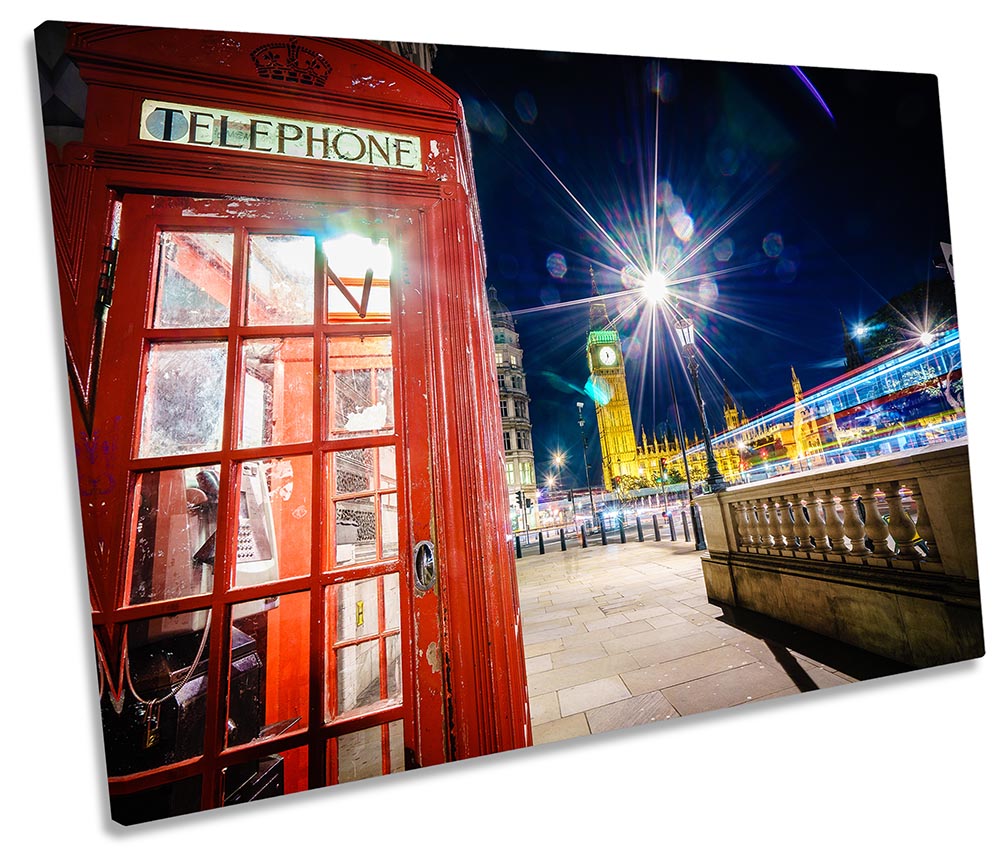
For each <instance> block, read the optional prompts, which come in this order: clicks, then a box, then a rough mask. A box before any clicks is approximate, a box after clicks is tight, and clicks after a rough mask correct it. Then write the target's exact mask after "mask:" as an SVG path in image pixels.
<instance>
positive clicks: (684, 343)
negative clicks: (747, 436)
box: [674, 317, 726, 493]
mask: <svg viewBox="0 0 1001 855" xmlns="http://www.w3.org/2000/svg"><path fill="white" fill-rule="evenodd" d="M674 330H675V332H676V333H677V334H678V341H679V342H680V343H681V349H682V351H683V352H684V354H685V356H686V357H687V359H688V371H689V373H690V374H691V375H692V386H694V387H695V405H696V407H697V408H698V411H699V418H700V419H701V421H702V436H703V438H704V440H705V446H706V470H707V473H708V477H707V478H706V486H707V487H708V488H709V492H710V493H718V492H720V491H721V490H725V489H726V481H725V480H724V478H723V476H722V475H720V474H719V469H717V468H716V455H714V454H713V445H712V442H711V440H710V438H709V423H708V422H707V421H706V405H705V403H704V402H703V400H702V392H701V390H700V389H699V365H698V362H697V361H696V359H695V324H693V323H692V319H691V318H686V317H681V318H679V319H678V320H677V321H676V322H675V324H674Z"/></svg>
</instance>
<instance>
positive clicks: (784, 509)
mask: <svg viewBox="0 0 1001 855" xmlns="http://www.w3.org/2000/svg"><path fill="white" fill-rule="evenodd" d="M775 506H776V507H777V508H778V509H779V517H780V528H781V530H782V537H783V539H784V540H785V546H786V549H795V548H796V532H795V531H794V530H793V521H792V512H793V505H792V502H791V501H790V500H789V497H788V496H779V498H778V500H777V501H776V503H775Z"/></svg>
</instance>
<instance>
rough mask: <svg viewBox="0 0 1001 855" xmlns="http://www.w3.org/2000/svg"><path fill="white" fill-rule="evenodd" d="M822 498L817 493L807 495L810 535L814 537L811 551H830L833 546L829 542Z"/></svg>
mask: <svg viewBox="0 0 1001 855" xmlns="http://www.w3.org/2000/svg"><path fill="white" fill-rule="evenodd" d="M821 503H822V499H821V497H820V496H818V495H817V494H816V493H809V494H807V496H806V506H807V508H809V509H810V535H811V536H812V537H813V548H812V549H811V550H810V551H811V552H830V551H831V547H830V546H829V545H828V543H827V524H826V522H825V520H824V515H823V513H822V512H821Z"/></svg>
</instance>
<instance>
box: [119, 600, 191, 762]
mask: <svg viewBox="0 0 1001 855" xmlns="http://www.w3.org/2000/svg"><path fill="white" fill-rule="evenodd" d="M208 618H209V612H208V610H207V609H203V610H201V611H197V612H183V613H181V614H175V615H167V616H165V617H158V618H151V619H148V620H137V621H132V622H131V623H129V624H128V625H127V628H126V631H127V634H128V645H127V647H126V654H125V655H126V661H125V663H124V665H125V668H126V669H127V670H126V673H127V675H128V687H127V688H126V690H125V694H124V699H123V703H122V705H121V706H120V707H119V708H118V709H116V708H115V706H114V705H113V704H112V702H111V699H110V697H109V694H108V693H105V694H104V695H103V696H102V701H101V717H102V723H103V729H104V748H105V756H106V759H107V765H108V774H109V775H110V776H119V775H128V774H132V773H134V772H142V771H146V770H148V769H156V768H158V767H159V766H166V765H168V764H170V763H176V762H178V761H180V760H184V759H187V758H189V757H197V756H198V755H199V754H201V753H202V749H203V745H204V738H205V691H206V688H207V679H208V678H207V662H208V655H209V639H208ZM196 660H197V665H195V664H194V663H195V662H196ZM193 665H194V667H192V666H193Z"/></svg>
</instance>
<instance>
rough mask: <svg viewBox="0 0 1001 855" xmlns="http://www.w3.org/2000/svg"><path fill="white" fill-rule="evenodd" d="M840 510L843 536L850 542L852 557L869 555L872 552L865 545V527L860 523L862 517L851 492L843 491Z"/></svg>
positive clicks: (849, 490)
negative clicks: (842, 513) (841, 512)
mask: <svg viewBox="0 0 1001 855" xmlns="http://www.w3.org/2000/svg"><path fill="white" fill-rule="evenodd" d="M841 510H842V511H844V514H845V518H844V527H845V534H846V535H848V539H849V540H850V541H851V544H852V545H851V554H852V555H871V554H872V550H871V549H869V547H868V546H866V545H865V526H864V525H863V523H862V516H861V514H860V513H859V509H858V502H856V501H855V497H854V496H853V495H852V490H851V489H848V490H845V492H844V496H843V500H842V502H841Z"/></svg>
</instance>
